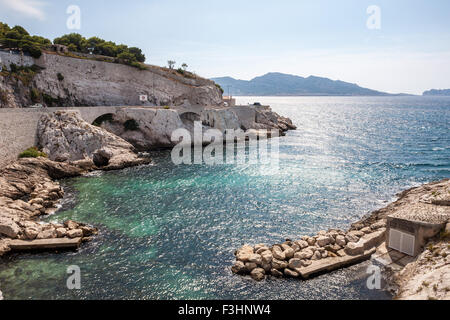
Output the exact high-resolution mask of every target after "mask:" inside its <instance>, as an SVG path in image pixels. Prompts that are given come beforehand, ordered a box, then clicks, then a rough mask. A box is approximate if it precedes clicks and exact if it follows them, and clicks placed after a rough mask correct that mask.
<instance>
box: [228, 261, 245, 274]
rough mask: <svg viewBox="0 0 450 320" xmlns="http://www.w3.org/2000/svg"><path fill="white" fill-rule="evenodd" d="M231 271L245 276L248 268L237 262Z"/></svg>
mask: <svg viewBox="0 0 450 320" xmlns="http://www.w3.org/2000/svg"><path fill="white" fill-rule="evenodd" d="M231 271H232V272H233V273H236V274H245V273H246V272H247V268H246V267H245V264H244V263H243V262H242V261H236V262H235V263H234V265H233V266H232V267H231Z"/></svg>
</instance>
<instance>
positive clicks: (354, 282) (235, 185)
mask: <svg viewBox="0 0 450 320" xmlns="http://www.w3.org/2000/svg"><path fill="white" fill-rule="evenodd" d="M253 100H254V101H260V102H262V103H270V104H272V105H273V106H274V109H275V111H277V112H278V113H280V114H283V115H285V116H289V117H290V118H292V119H293V120H294V122H295V123H296V124H297V125H298V127H299V129H298V130H297V131H293V132H290V133H289V134H288V136H287V137H284V138H282V139H280V167H279V170H278V171H277V170H275V169H274V167H271V166H269V167H265V168H264V170H261V168H260V167H258V166H254V165H239V166H227V165H223V166H214V167H209V166H175V165H173V164H172V162H171V160H170V153H169V152H156V153H153V154H152V157H153V159H154V165H153V166H144V167H139V168H130V169H126V170H123V171H117V172H107V173H95V174H91V175H90V176H89V177H80V178H75V179H70V180H65V181H63V185H64V187H65V191H66V196H65V198H64V200H63V201H62V209H61V210H60V212H58V213H57V214H55V215H53V216H51V217H49V218H48V219H49V220H55V221H63V220H65V219H74V220H79V221H84V222H88V223H91V224H94V225H96V226H98V227H99V228H100V230H101V233H100V234H99V236H98V237H96V238H95V240H94V241H93V242H91V243H87V244H85V245H83V247H82V248H81V249H80V250H79V251H78V252H76V253H72V252H69V253H62V254H37V255H20V256H18V255H12V256H8V257H7V258H5V259H3V260H4V261H2V264H1V265H0V283H1V286H0V287H1V289H2V291H3V293H4V296H5V297H6V298H12V299H14V298H34V299H57V298H60V299H384V298H389V296H388V295H387V294H386V293H384V292H382V291H370V290H368V289H367V287H366V279H367V275H366V273H365V272H366V269H367V264H360V265H358V266H354V267H351V268H348V269H345V270H339V271H336V272H333V273H331V274H328V275H323V276H320V277H318V278H315V279H312V280H309V281H304V282H301V281H295V280H287V279H283V280H280V279H271V280H268V281H266V282H263V283H254V282H253V281H251V280H249V279H246V278H242V277H238V276H233V275H232V274H231V271H230V268H229V267H230V265H231V263H232V261H233V252H234V250H235V249H236V248H237V247H239V246H240V245H242V244H244V243H260V242H263V243H267V244H271V243H274V242H279V241H283V240H284V239H285V238H297V237H299V236H301V235H304V234H314V233H316V232H317V231H319V230H322V229H327V228H330V227H341V228H345V227H347V226H348V225H349V224H350V223H352V222H354V221H355V220H357V219H359V218H360V217H361V216H362V215H364V214H366V213H368V212H370V211H371V210H374V209H376V208H380V207H382V206H385V205H386V202H387V201H390V200H392V197H393V196H394V195H395V194H396V193H397V192H399V191H401V190H404V189H407V188H409V187H411V186H416V185H418V184H421V183H424V182H429V181H432V180H438V179H442V178H446V177H447V178H448V177H450V162H449V159H450V149H449V148H448V146H449V145H450V137H449V135H448V132H449V125H448V124H449V123H450V113H449V107H450V99H422V98H411V97H403V98H391V97H385V98H332V97H324V98H317V97H315V98H282V97H279V98H261V97H258V98H248V99H247V101H246V100H245V99H243V100H242V101H241V102H243V103H247V102H253ZM70 265H78V266H80V268H81V272H82V290H80V291H70V290H67V288H66V286H65V283H66V279H67V273H66V270H67V267H68V266H70Z"/></svg>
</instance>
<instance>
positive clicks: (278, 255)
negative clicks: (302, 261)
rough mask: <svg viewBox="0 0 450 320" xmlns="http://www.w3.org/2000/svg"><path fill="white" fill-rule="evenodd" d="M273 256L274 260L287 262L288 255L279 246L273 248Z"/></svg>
mask: <svg viewBox="0 0 450 320" xmlns="http://www.w3.org/2000/svg"><path fill="white" fill-rule="evenodd" d="M272 254H273V257H274V259H278V260H286V254H285V253H284V252H283V251H282V250H281V248H280V247H278V246H274V247H273V249H272Z"/></svg>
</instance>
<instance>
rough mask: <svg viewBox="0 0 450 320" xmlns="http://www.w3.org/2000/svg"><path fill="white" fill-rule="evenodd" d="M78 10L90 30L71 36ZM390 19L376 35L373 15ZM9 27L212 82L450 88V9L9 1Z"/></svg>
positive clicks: (439, 4) (165, 0)
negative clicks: (272, 75)
mask: <svg viewBox="0 0 450 320" xmlns="http://www.w3.org/2000/svg"><path fill="white" fill-rule="evenodd" d="M70 5H78V6H79V8H80V10H81V29H80V30H69V29H68V28H67V24H66V21H67V19H68V17H69V14H67V13H66V11H67V8H68V7H69V6H70ZM371 5H376V6H378V7H379V8H380V10H381V20H380V21H381V29H369V28H368V27H367V20H368V19H369V17H370V16H371V15H370V14H368V13H367V8H368V7H369V6H371ZM0 21H3V22H6V23H8V24H9V25H10V26H13V25H16V24H18V25H22V26H24V27H25V28H26V29H27V30H29V31H30V33H32V34H39V35H43V36H45V37H48V38H50V39H53V38H55V37H57V36H60V35H62V34H66V33H70V32H78V33H81V34H82V35H84V36H86V37H91V36H94V35H96V36H99V37H101V38H104V39H106V40H112V41H114V42H117V43H125V44H128V45H131V46H138V47H140V48H142V49H143V51H144V52H145V54H146V56H147V62H148V63H151V64H157V65H165V64H166V63H167V60H169V59H173V60H175V61H177V63H178V64H181V63H183V62H186V63H187V64H188V65H189V66H190V69H191V70H193V71H195V72H196V73H198V74H199V75H201V76H204V77H218V76H232V77H234V78H240V79H246V80H249V79H251V78H253V77H255V76H258V75H262V74H265V73H267V72H284V73H290V74H296V75H301V76H309V75H316V76H323V77H329V78H332V79H339V80H344V81H348V82H353V83H358V84H359V85H361V86H364V87H369V88H371V89H377V90H382V91H387V92H405V93H416V94H420V93H422V92H423V91H424V90H427V89H430V88H450V1H448V0H371V1H366V0H340V1H336V0H308V1H306V0H278V1H274V0H270V1H268V0H239V1H235V0H229V1H216V0H189V1H187V0H129V1H116V0H70V1H66V0H0Z"/></svg>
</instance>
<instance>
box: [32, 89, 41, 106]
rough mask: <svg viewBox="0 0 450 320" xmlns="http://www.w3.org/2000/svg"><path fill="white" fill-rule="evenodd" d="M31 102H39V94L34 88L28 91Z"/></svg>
mask: <svg viewBox="0 0 450 320" xmlns="http://www.w3.org/2000/svg"><path fill="white" fill-rule="evenodd" d="M30 95H31V101H32V102H33V103H37V102H41V93H40V92H39V90H38V89H36V88H31V90H30Z"/></svg>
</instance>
